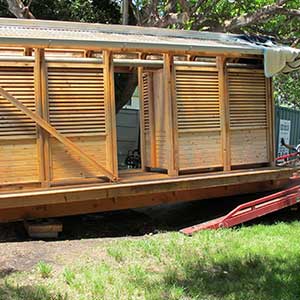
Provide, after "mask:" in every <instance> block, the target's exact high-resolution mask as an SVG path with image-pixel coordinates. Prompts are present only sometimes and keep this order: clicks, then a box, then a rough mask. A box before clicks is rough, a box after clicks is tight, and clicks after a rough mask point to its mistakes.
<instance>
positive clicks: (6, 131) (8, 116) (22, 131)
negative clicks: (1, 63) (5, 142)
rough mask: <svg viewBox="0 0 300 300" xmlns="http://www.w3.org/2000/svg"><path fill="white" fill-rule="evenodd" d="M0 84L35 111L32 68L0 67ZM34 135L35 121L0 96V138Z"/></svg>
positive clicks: (29, 136) (31, 136)
mask: <svg viewBox="0 0 300 300" xmlns="http://www.w3.org/2000/svg"><path fill="white" fill-rule="evenodd" d="M0 86H1V87H2V88H3V89H5V91H7V92H8V93H10V94H11V95H13V96H14V97H16V98H17V99H18V100H19V101H20V102H22V103H23V104H24V105H26V106H27V107H28V108H29V109H30V110H32V111H35V96H34V74H33V68H21V67H16V68H15V67H11V68H9V67H8V68H3V67H2V68H0ZM35 135H36V126H35V122H33V121H32V120H31V119H30V118H28V117H27V116H26V115H25V114H23V113H22V112H21V111H20V110H19V109H18V108H16V107H15V106H14V105H13V104H11V103H10V102H9V101H8V100H6V99H4V98H3V97H2V96H0V138H9V137H14V138H17V137H19V138H21V137H23V138H24V137H27V138H35Z"/></svg>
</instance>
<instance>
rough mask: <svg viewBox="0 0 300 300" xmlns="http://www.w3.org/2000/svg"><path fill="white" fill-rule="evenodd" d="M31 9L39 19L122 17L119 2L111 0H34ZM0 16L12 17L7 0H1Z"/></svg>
mask: <svg viewBox="0 0 300 300" xmlns="http://www.w3.org/2000/svg"><path fill="white" fill-rule="evenodd" d="M25 2H26V1H24V3H25ZM30 10H31V12H32V13H33V15H34V16H35V17H36V18H37V19H47V20H61V21H77V22H91V23H95V22H98V23H111V24H115V23H119V22H120V18H121V14H120V7H119V4H118V3H117V2H115V1H110V0H43V1H37V0H33V1H32V3H31V5H30ZM0 16H2V17H12V15H11V14H10V13H9V11H8V9H7V1H6V0H0Z"/></svg>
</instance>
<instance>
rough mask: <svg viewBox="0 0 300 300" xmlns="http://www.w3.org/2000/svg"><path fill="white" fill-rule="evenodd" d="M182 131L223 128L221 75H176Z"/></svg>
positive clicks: (209, 73)
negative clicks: (219, 79)
mask: <svg viewBox="0 0 300 300" xmlns="http://www.w3.org/2000/svg"><path fill="white" fill-rule="evenodd" d="M176 90H177V106H178V113H177V119H178V129H179V131H184V132H187V131H191V132H192V131H196V132H199V131H204V130H215V129H220V111H219V86H218V72H217V71H215V72H211V71H201V70H197V71H196V70H195V71H193V70H180V69H178V70H177V72H176Z"/></svg>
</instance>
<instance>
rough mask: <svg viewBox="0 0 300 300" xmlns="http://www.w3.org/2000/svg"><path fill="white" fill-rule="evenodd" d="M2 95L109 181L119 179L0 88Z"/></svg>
mask: <svg viewBox="0 0 300 300" xmlns="http://www.w3.org/2000/svg"><path fill="white" fill-rule="evenodd" d="M0 94H1V95H2V96H3V97H4V98H6V99H7V100H9V101H10V102H11V103H12V104H14V105H15V106H16V107H17V108H19V109H20V110H21V111H22V112H23V113H24V114H26V115H27V116H28V117H29V118H31V119H32V120H33V121H35V122H36V123H37V124H38V125H39V126H40V127H42V128H43V129H44V130H46V131H47V132H48V133H49V134H51V135H52V136H53V137H55V138H56V139H57V140H59V141H60V142H61V143H62V144H64V145H65V146H66V147H67V148H69V149H70V150H71V151H74V152H75V153H77V154H78V155H79V156H81V157H82V158H83V159H85V160H86V161H87V162H89V163H90V164H92V165H94V166H95V167H97V169H99V171H101V172H103V174H104V175H105V176H107V177H108V178H109V179H111V180H113V181H115V180H117V178H116V177H115V176H114V174H113V173H111V172H110V171H109V170H107V169H106V168H105V167H103V166H101V165H100V164H98V162H97V161H95V160H94V159H93V158H92V157H90V156H89V155H87V154H86V153H85V152H83V151H82V150H81V149H80V148H79V147H78V146H77V145H76V144H74V143H73V142H72V141H71V140H69V139H68V138H66V137H65V136H63V135H62V134H60V133H59V132H58V131H57V130H56V129H55V128H54V127H52V126H51V125H50V124H49V123H48V122H46V121H45V120H43V119H42V118H41V117H40V116H38V115H37V114H36V113H34V112H32V111H31V110H30V109H28V108H27V107H26V106H25V105H23V104H22V103H21V102H20V101H18V100H17V99H16V98H15V97H13V96H12V95H11V94H9V93H7V92H6V91H5V90H4V89H3V88H2V87H0Z"/></svg>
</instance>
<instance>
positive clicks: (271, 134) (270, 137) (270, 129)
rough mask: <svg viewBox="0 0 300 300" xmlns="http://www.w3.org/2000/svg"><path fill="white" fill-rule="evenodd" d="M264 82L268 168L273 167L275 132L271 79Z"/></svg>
mask: <svg viewBox="0 0 300 300" xmlns="http://www.w3.org/2000/svg"><path fill="white" fill-rule="evenodd" d="M265 82H266V107H267V143H268V144H267V145H268V161H269V164H270V166H275V131H274V124H275V123H274V116H275V111H274V110H275V106H274V100H273V86H272V78H266V79H265Z"/></svg>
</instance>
